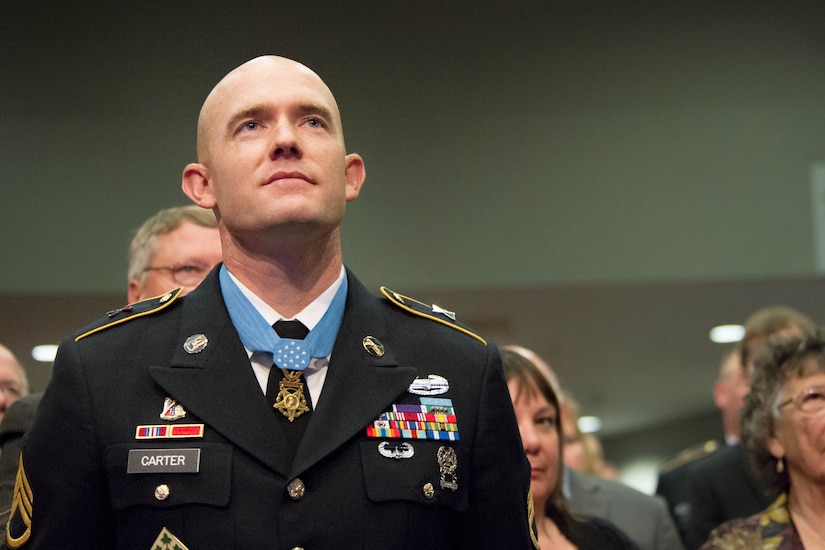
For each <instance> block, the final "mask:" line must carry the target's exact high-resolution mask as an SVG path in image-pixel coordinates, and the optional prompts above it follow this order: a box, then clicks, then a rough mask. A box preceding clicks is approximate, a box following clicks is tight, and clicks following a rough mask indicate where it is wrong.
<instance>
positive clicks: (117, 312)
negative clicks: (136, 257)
mask: <svg viewBox="0 0 825 550" xmlns="http://www.w3.org/2000/svg"><path fill="white" fill-rule="evenodd" d="M182 292H183V287H182V286H181V287H178V288H176V289H175V290H170V291H169V292H167V293H166V294H162V295H160V296H155V297H154V298H148V299H146V300H143V301H141V302H135V303H134V304H129V305H128V306H125V307H122V308H120V309H113V310H112V311H110V312H108V313H106V316H107V317H108V320H107V321H105V322H104V323H103V324H102V325H100V326H99V327H95V328H93V329H91V330H89V331H87V332H84V333H83V334H81V335H80V336H78V337H77V338H75V339H74V341H75V342H79V341H80V340H82V339H83V338H86V337H87V336H91V335H92V334H96V333H98V332H101V331H104V330H106V329H107V328H110V327H113V326H116V325H120V324H122V323H125V322H127V321H131V320H132V319H137V318H138V317H145V316H146V315H152V314H154V313H157V312H158V311H161V310H163V309H166V308H167V307H169V306H170V305H171V304H172V303H173V302H174V301H175V300H177V299H178V298H179V297H180V295H181V293H182Z"/></svg>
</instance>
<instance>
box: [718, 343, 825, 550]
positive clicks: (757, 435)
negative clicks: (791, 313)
mask: <svg viewBox="0 0 825 550" xmlns="http://www.w3.org/2000/svg"><path fill="white" fill-rule="evenodd" d="M741 431H742V442H743V444H744V445H745V447H746V448H747V450H748V453H749V454H750V457H751V460H752V461H753V464H754V465H755V467H756V469H757V470H758V471H759V473H760V475H761V476H762V477H763V479H764V481H765V484H766V486H768V487H770V488H771V489H773V490H775V491H776V492H777V493H778V494H779V496H778V498H776V500H775V501H774V502H773V504H771V505H770V506H769V507H768V508H767V509H766V510H764V511H763V512H760V513H759V514H756V515H753V516H751V517H748V518H744V519H738V520H732V521H729V522H727V523H724V524H722V525H721V526H719V527H717V528H716V529H714V531H713V532H712V533H711V535H710V538H709V539H708V541H707V542H706V543H705V544H704V546H702V548H703V549H707V550H710V549H719V550H726V549H739V548H760V549H762V548H764V549H767V550H796V549H802V548H806V549H808V550H811V549H817V548H819V549H822V548H825V522H823V521H822V519H823V518H825V334H824V333H822V332H820V333H818V334H817V335H815V336H807V337H802V338H799V337H796V338H789V339H785V340H781V341H778V342H772V343H771V344H770V345H769V346H768V348H767V350H766V352H765V353H764V354H761V355H760V356H758V357H757V358H756V360H755V362H754V373H753V379H752V380H751V389H750V394H749V395H748V397H747V398H746V400H745V408H744V410H743V413H742V430H741Z"/></svg>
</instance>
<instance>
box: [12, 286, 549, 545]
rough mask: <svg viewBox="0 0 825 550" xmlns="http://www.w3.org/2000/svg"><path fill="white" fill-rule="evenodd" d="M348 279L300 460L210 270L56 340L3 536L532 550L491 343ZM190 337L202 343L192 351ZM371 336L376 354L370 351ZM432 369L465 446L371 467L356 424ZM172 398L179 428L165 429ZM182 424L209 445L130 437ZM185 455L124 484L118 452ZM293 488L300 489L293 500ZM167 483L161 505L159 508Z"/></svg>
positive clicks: (514, 431)
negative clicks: (177, 291)
mask: <svg viewBox="0 0 825 550" xmlns="http://www.w3.org/2000/svg"><path fill="white" fill-rule="evenodd" d="M348 276H349V291H348V295H347V305H346V310H345V314H344V318H343V322H342V326H341V328H340V331H339V333H338V337H337V340H336V342H335V346H334V349H333V352H332V358H331V363H330V366H329V371H328V374H327V378H326V381H325V385H324V389H323V393H322V395H321V397H320V400H319V402H318V404H317V407H316V409H315V410H314V411H313V413H312V416H311V419H310V422H309V425H308V427H307V429H306V432H305V434H304V436H303V440H302V441H301V443H300V446H299V448H298V449H297V451H296V452H295V453H294V460H292V458H291V457H292V455H293V452H292V451H289V450H288V449H287V448H286V446H287V445H288V444H287V443H286V441H285V436H284V432H283V430H284V429H285V427H284V424H283V423H282V422H281V421H280V420H279V419H277V418H276V417H275V414H273V410H272V408H271V406H270V405H269V404H268V403H267V401H266V399H265V397H264V395H263V393H262V392H261V389H260V386H259V385H258V382H257V380H256V378H255V376H254V374H253V371H252V369H251V367H250V364H249V358H248V356H247V353H246V351H245V350H244V347H243V345H242V344H241V342H240V340H239V338H238V335H237V333H236V331H235V328H234V326H233V325H232V323H231V321H230V319H229V316H228V313H227V311H226V308H225V306H224V303H223V298H222V296H221V292H220V286H219V283H218V278H217V271H213V273H211V274H210V276H209V277H208V278H207V279H206V281H204V283H203V284H202V285H201V286H200V287H199V288H198V289H196V290H195V291H193V292H192V293H191V294H189V295H188V296H186V297H181V298H177V295H175V297H174V298H173V299H170V300H168V301H167V302H166V303H164V304H161V303H160V301H159V300H157V299H155V300H154V302H153V303H150V304H149V306H148V307H147V306H146V305H142V304H138V305H135V306H134V308H133V309H132V311H127V312H124V313H119V314H116V315H114V316H113V317H107V318H104V319H103V320H102V321H100V322H99V323H97V324H96V325H93V326H91V327H87V329H86V330H84V331H81V332H79V333H78V335H80V334H83V333H85V332H88V331H89V330H91V329H94V328H95V327H101V326H104V325H111V326H106V327H105V328H103V329H102V330H100V331H98V332H95V333H92V334H89V335H87V336H85V337H83V338H81V339H79V340H77V341H75V339H74V338H70V339H67V340H66V341H65V342H63V344H62V345H61V347H60V350H59V352H58V357H57V360H56V362H55V365H54V374H53V377H52V381H51V383H50V385H49V387H48V389H47V391H46V393H45V396H44V398H43V401H42V403H41V405H40V410H39V412H38V417H37V420H36V422H35V425H34V427H33V428H32V431H31V432H30V434H29V437H28V439H27V441H26V443H25V445H24V450H23V452H22V466H21V471H20V474H19V477H18V487H17V491H18V492H20V491H24V492H26V493H27V496H26V497H25V498H18V500H17V501H16V508H15V509H13V510H12V517H11V519H10V522H9V526H8V530H9V536H10V537H12V538H14V539H16V540H19V541H22V544H21V543H20V542H18V543H17V544H18V545H19V546H21V547H22V548H25V549H27V550H28V549H49V550H54V549H55V548H61V549H72V548H76V549H84V550H87V549H90V548H96V549H97V548H101V549H103V548H105V549H115V548H117V549H140V550H151V549H153V548H155V545H154V542H155V540H156V538H157V537H158V535H159V534H160V533H161V530H162V529H164V528H165V529H167V530H168V532H170V533H172V534H173V535H174V536H175V537H177V540H178V541H179V542H180V543H182V544H183V545H185V546H186V547H187V548H188V549H189V550H201V549H221V550H227V549H232V548H237V549H244V550H248V549H292V548H305V549H307V550H312V549H337V548H341V549H359V548H364V549H366V548H369V549H382V550H386V549H395V548H397V549H402V548H404V549H439V548H473V549H478V548H508V549H511V548H519V549H520V548H532V547H533V543H532V541H531V536H530V523H531V522H530V519H528V515H529V514H528V490H529V484H530V476H529V465H528V463H527V461H526V457H525V454H524V451H523V449H522V446H521V440H520V438H519V434H518V428H517V425H516V422H515V418H514V414H513V410H512V405H511V403H510V398H509V394H508V391H507V387H506V384H505V381H504V378H503V374H502V371H501V365H500V359H499V355H498V351H497V349H496V348H495V346H492V345H490V346H487V345H485V344H484V343H483V342H480V341H479V340H477V339H476V338H474V337H472V336H470V335H467V334H465V333H462V332H461V331H459V330H456V329H455V328H452V327H450V326H445V325H444V324H443V323H441V322H436V321H434V320H431V319H427V318H423V317H421V316H417V315H415V314H413V313H411V312H409V311H405V310H404V309H403V308H401V307H398V305H396V304H394V303H392V301H391V300H388V299H381V298H377V297H375V296H373V295H371V294H370V293H368V292H367V291H366V289H365V288H364V287H363V286H362V285H361V284H360V283H359V282H358V281H357V280H356V279H355V277H354V276H353V275H352V274H348ZM142 309H156V310H155V311H152V312H151V313H150V312H149V311H146V312H144V311H142ZM141 313H146V314H145V315H143V316H141ZM127 319H128V320H127ZM120 320H122V321H123V322H121V323H119V324H117V322H118V321H120ZM112 323H115V324H114V325H112ZM196 334H203V335H205V336H206V338H207V339H208V344H207V346H206V348H205V349H203V350H202V351H200V352H199V353H187V352H186V351H184V347H183V344H184V342H185V341H186V339H187V338H188V337H189V336H191V335H196ZM76 336H77V335H76ZM366 336H372V337H374V338H376V339H378V340H379V341H380V342H381V343H382V344H383V345H384V346H385V350H386V352H385V353H384V355H383V356H381V357H376V356H374V355H371V354H369V353H367V351H366V350H365V347H364V345H363V344H362V341H363V339H364V337H366ZM430 374H437V375H440V376H443V377H444V378H446V379H447V381H448V382H449V390H448V391H447V392H446V393H444V394H442V395H438V396H437V397H440V398H449V399H451V400H452V403H453V406H454V409H455V413H456V416H457V423H458V430H459V438H460V439H459V441H454V442H453V441H448V442H444V441H435V440H421V439H410V440H406V441H407V442H409V443H411V444H412V445H413V448H414V455H413V456H412V457H410V458H400V459H395V458H386V457H384V456H382V455H381V454H380V453H379V451H378V445H379V443H381V441H384V440H383V439H380V438H378V439H376V438H368V437H367V436H366V427H367V426H369V425H371V424H372V422H373V420H374V419H376V418H377V417H378V416H379V415H380V414H381V413H382V412H384V411H387V410H389V409H390V408H391V406H392V405H393V404H394V403H410V404H417V403H419V396H418V395H414V394H412V393H409V392H408V391H407V390H408V387H409V386H410V383H411V382H413V380H414V379H415V378H417V377H423V378H426V377H427V376H428V375H430ZM167 397H172V398H173V399H175V400H177V402H178V403H179V404H180V405H181V406H182V407H183V408H184V409H185V411H186V417H185V418H183V419H180V420H174V421H168V422H167V421H164V420H161V419H160V416H159V415H160V413H161V410H162V408H163V405H164V400H165V399H166V398H167ZM276 414H277V413H276ZM180 423H185V424H203V425H204V433H203V437H201V438H194V439H151V440H138V439H136V427H137V426H139V425H157V424H169V425H175V424H180ZM400 442H401V440H390V443H400ZM445 445H446V446H449V447H452V448H453V449H454V450H455V453H456V458H457V462H456V470H455V476H456V479H457V484H458V486H457V488H456V489H455V490H452V489H450V488H442V486H441V484H440V469H441V465H440V464H439V460H438V458H437V453H438V449H439V448H440V447H441V446H445ZM192 448H196V449H200V453H201V459H200V465H199V469H198V471H197V472H196V473H177V472H174V473H127V457H128V455H129V451H130V450H133V449H192ZM296 478H298V479H300V480H301V481H302V482H303V484H304V486H305V493H304V495H303V497H302V498H300V499H298V500H293V499H292V498H291V497H290V496H289V494H288V491H287V485H288V483H289V482H290V481H292V480H294V479H296ZM428 483H429V484H431V485H432V486H433V488H434V494H430V498H427V496H426V495H425V492H426V491H425V490H424V486H425V485H426V484H428ZM161 485H166V486H167V487H168V498H166V499H165V500H160V499H158V498H157V497H156V496H155V489H156V487H158V486H161ZM29 490H30V491H29ZM27 499H29V502H26V503H25V504H29V503H30V505H31V508H30V510H27V511H26V512H25V513H24V512H23V510H25V509H26V506H25V505H22V504H20V503H21V501H25V500H27ZM29 513H30V523H29V522H27V520H26V518H27V514H29ZM160 548H164V547H163V546H160ZM169 548H172V546H171V545H170V546H169ZM164 550H165V549H164Z"/></svg>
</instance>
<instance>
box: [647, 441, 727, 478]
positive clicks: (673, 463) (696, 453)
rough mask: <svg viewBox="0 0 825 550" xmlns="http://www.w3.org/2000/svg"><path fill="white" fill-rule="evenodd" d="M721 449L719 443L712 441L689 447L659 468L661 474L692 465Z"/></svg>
mask: <svg viewBox="0 0 825 550" xmlns="http://www.w3.org/2000/svg"><path fill="white" fill-rule="evenodd" d="M718 448H719V442H718V441H716V440H714V439H711V440H708V441H705V442H704V443H699V444H697V445H694V446H692V447H688V448H687V449H685V450H684V451H682V452H680V453H679V454H677V455H676V456H675V457H673V458H671V459H670V460H668V461H667V462H665V463H664V464H662V466H661V467H660V468H659V473H660V474H666V473H668V472H670V471H672V470H675V469H676V468H679V467H681V466H684V465H685V464H690V463H691V462H693V461H694V460H698V459H700V458H702V457H705V456H708V455H709V454H711V453H713V452H714V451H715V450H716V449H718Z"/></svg>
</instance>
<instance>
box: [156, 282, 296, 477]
mask: <svg viewBox="0 0 825 550" xmlns="http://www.w3.org/2000/svg"><path fill="white" fill-rule="evenodd" d="M182 307H183V311H182V313H181V321H180V332H179V334H178V346H177V348H176V350H175V352H174V354H173V356H172V358H171V361H170V363H169V365H166V366H154V367H150V369H149V370H150V373H151V375H152V377H153V378H154V379H155V381H156V382H157V383H158V384H159V385H160V386H161V387H162V388H163V389H164V390H166V391H167V392H169V396H170V397H172V398H174V399H176V400H178V402H179V403H180V404H181V405H182V406H183V407H184V408H185V409H186V410H187V411H188V412H189V413H191V414H192V415H194V416H196V417H198V418H199V419H201V420H202V421H203V422H204V423H205V424H206V430H207V431H208V430H210V429H212V430H215V431H216V432H218V433H220V434H221V435H222V436H223V437H225V438H226V439H228V440H230V441H232V442H233V443H234V444H235V445H237V446H238V447H239V448H240V449H242V450H244V451H245V452H247V453H249V454H250V455H252V456H254V457H256V458H257V459H258V460H260V461H261V462H263V463H264V464H266V465H267V466H268V467H269V468H271V469H273V470H275V471H276V472H278V473H280V474H281V475H284V476H285V475H286V474H287V473H288V471H289V453H284V452H283V445H284V443H283V442H284V435H283V428H282V426H281V423H279V422H277V420H276V419H275V417H274V415H273V414H272V410H271V407H270V406H269V405H268V404H267V402H266V398H265V397H264V395H263V393H262V392H261V388H260V386H259V385H258V382H257V379H256V378H255V375H254V373H253V372H252V368H251V366H250V364H249V356H248V355H247V353H246V350H245V349H244V347H243V344H241V341H240V338H239V337H238V333H237V332H236V331H235V327H234V326H233V325H232V321H231V320H230V318H229V313H228V312H227V311H226V306H225V305H224V302H223V295H222V294H221V290H220V283H219V282H218V271H217V268H215V269H214V270H213V271H212V273H210V274H209V276H208V277H207V278H206V280H204V282H203V283H202V284H201V285H200V286H199V287H198V288H197V289H195V290H194V291H193V292H192V293H190V294H189V295H187V296H186V297H185V298H184V299H183V300H182ZM195 334H203V335H205V336H206V337H207V339H208V343H207V346H206V348H205V349H203V351H201V352H199V353H191V354H190V353H187V352H186V351H184V349H183V344H184V342H185V341H186V339H187V338H188V337H189V336H192V335H195Z"/></svg>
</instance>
